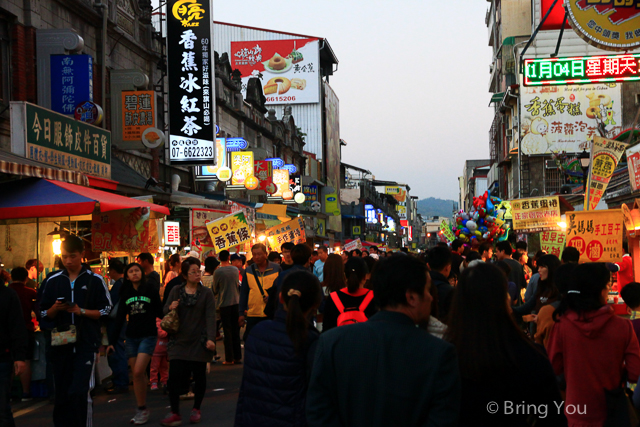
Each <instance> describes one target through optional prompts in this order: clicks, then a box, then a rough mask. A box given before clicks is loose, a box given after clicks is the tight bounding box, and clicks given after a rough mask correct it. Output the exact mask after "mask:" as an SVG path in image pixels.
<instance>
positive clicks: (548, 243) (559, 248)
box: [540, 231, 567, 258]
mask: <svg viewBox="0 0 640 427" xmlns="http://www.w3.org/2000/svg"><path fill="white" fill-rule="evenodd" d="M566 240H567V239H566V236H565V234H564V231H545V232H544V233H540V249H542V250H543V251H546V252H547V253H548V254H551V255H555V256H557V257H558V258H560V257H562V252H563V251H564V245H565V243H566Z"/></svg>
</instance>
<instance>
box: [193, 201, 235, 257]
mask: <svg viewBox="0 0 640 427" xmlns="http://www.w3.org/2000/svg"><path fill="white" fill-rule="evenodd" d="M229 213H230V212H229V210H221V209H191V216H190V217H189V222H190V224H189V227H190V230H191V233H190V237H191V246H200V247H202V248H203V249H204V250H205V251H206V250H207V249H208V250H213V240H211V236H210V235H209V230H207V224H208V223H210V222H213V221H216V220H218V219H220V218H222V217H224V216H227V215H229Z"/></svg>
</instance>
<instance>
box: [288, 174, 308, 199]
mask: <svg viewBox="0 0 640 427" xmlns="http://www.w3.org/2000/svg"><path fill="white" fill-rule="evenodd" d="M289 189H290V190H291V198H292V199H293V200H294V201H295V202H296V203H298V204H300V203H304V201H305V196H304V193H303V192H302V177H301V176H300V175H291V174H289ZM298 195H300V197H298ZM296 197H297V198H296ZM298 200H302V202H299V201H298Z"/></svg>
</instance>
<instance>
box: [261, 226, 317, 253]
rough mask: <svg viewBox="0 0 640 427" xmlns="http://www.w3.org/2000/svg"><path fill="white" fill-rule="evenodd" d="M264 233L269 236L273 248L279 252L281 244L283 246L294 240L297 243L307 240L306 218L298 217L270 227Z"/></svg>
mask: <svg viewBox="0 0 640 427" xmlns="http://www.w3.org/2000/svg"><path fill="white" fill-rule="evenodd" d="M264 234H265V235H266V236H267V240H268V242H269V246H270V247H271V250H272V251H277V252H280V246H282V244H283V243H286V242H292V243H293V244H295V245H297V244H299V243H306V242H307V237H306V235H305V232H304V220H303V219H302V218H296V219H293V220H291V221H287V222H285V223H284V224H279V225H276V226H275V227H271V228H268V229H267V230H265V232H264Z"/></svg>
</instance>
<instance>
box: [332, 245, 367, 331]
mask: <svg viewBox="0 0 640 427" xmlns="http://www.w3.org/2000/svg"><path fill="white" fill-rule="evenodd" d="M344 271H345V276H346V278H347V287H346V288H342V289H340V290H337V291H334V292H331V294H329V297H328V298H327V300H326V303H325V307H324V319H323V323H322V331H323V332H324V331H327V330H329V329H331V328H335V327H336V326H342V325H346V324H349V323H360V322H364V321H366V320H367V319H369V318H370V317H371V316H373V315H374V314H375V313H376V312H377V311H378V310H377V309H376V307H375V304H374V302H373V291H372V290H369V289H365V287H364V285H365V283H366V282H367V274H368V273H369V270H368V269H367V264H366V263H365V262H364V260H363V259H362V258H359V257H351V258H349V260H348V261H347V263H346V264H345V265H344Z"/></svg>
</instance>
